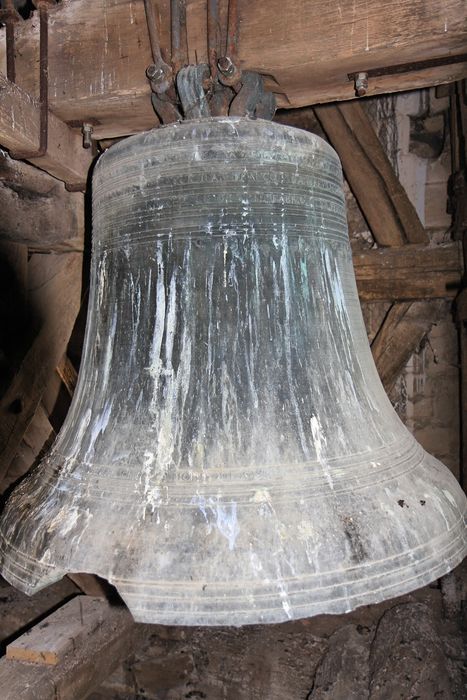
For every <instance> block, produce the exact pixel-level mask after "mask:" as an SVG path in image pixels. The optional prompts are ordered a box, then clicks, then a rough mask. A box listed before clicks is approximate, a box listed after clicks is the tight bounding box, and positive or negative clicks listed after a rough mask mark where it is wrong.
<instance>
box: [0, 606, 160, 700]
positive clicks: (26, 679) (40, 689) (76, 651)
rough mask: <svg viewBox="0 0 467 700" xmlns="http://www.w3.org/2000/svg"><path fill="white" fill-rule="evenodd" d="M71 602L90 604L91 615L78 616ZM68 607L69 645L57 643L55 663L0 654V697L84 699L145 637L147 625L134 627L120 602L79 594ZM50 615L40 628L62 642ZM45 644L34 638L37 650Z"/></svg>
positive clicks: (58, 626) (14, 699) (10, 699)
mask: <svg viewBox="0 0 467 700" xmlns="http://www.w3.org/2000/svg"><path fill="white" fill-rule="evenodd" d="M76 600H78V606H79V605H81V606H82V609H83V611H87V610H90V608H91V607H92V608H94V613H93V618H91V617H90V616H88V615H87V614H86V615H85V616H84V615H83V618H81V614H80V613H79V610H78V611H76V603H75V601H76ZM70 605H71V606H73V609H74V610H75V613H74V616H70V617H69V618H68V620H69V621H68V625H69V636H70V637H72V641H73V642H74V645H73V644H72V645H71V646H70V647H67V649H66V650H65V649H64V648H63V647H61V648H60V650H59V653H58V663H56V664H53V665H45V664H37V663H26V662H24V661H18V660H17V659H11V658H3V659H2V660H1V661H0V688H1V689H2V700H18V698H21V700H52V699H53V698H60V700H81V699H82V698H83V699H84V698H86V697H87V696H88V695H89V694H90V693H91V692H92V691H93V690H95V689H97V688H98V687H99V685H100V684H101V683H102V682H103V681H104V680H105V679H106V678H107V677H108V676H109V675H110V674H111V673H112V671H114V670H115V668H117V666H118V665H119V664H120V663H122V662H123V661H125V659H126V658H128V656H130V655H131V654H132V653H134V651H135V650H137V649H138V647H139V646H140V644H142V642H143V641H144V638H145V636H146V628H145V627H144V626H143V625H136V624H135V622H134V621H133V618H132V617H131V615H130V613H129V612H128V610H127V609H126V608H125V607H124V606H114V605H110V604H109V603H108V602H107V601H105V600H103V599H98V600H96V599H92V598H84V597H80V598H78V599H76V598H75V599H73V600H72V601H71V602H69V603H67V604H66V605H65V606H64V608H67V606H70ZM53 617H54V615H52V616H50V617H48V618H46V620H45V622H46V623H48V627H46V628H43V629H42V630H41V632H42V633H44V634H45V633H46V632H47V638H48V640H49V644H50V645H51V646H53V644H54V642H53V635H54V631H55V634H56V636H57V637H60V639H61V640H63V636H64V635H63V627H62V625H61V624H56V623H55V622H54V619H53ZM41 624H42V623H41ZM83 627H84V628H85V629H84V630H83ZM63 643H64V644H65V642H64V640H63ZM45 648H47V647H44V646H43V645H42V644H41V643H40V642H39V644H38V650H39V651H40V650H42V651H43V650H44V649H45Z"/></svg>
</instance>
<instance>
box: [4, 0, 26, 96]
mask: <svg viewBox="0 0 467 700" xmlns="http://www.w3.org/2000/svg"><path fill="white" fill-rule="evenodd" d="M3 4H4V7H3V8H2V9H0V22H3V23H4V24H5V28H6V31H5V39H6V77H7V78H8V80H10V81H11V82H12V83H14V82H15V80H16V68H15V24H17V22H22V21H23V18H22V17H21V15H20V14H19V12H18V10H17V9H16V7H15V5H14V3H13V0H4V3H3Z"/></svg>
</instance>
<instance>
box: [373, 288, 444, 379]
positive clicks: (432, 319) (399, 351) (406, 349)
mask: <svg viewBox="0 0 467 700" xmlns="http://www.w3.org/2000/svg"><path fill="white" fill-rule="evenodd" d="M442 309H443V302H442V301H433V302H430V303H429V304H427V303H426V302H402V303H399V304H394V305H393V306H392V307H391V309H390V310H389V312H388V314H387V316H386V318H385V319H384V322H383V323H382V325H381V327H380V329H379V331H378V332H377V334H376V336H375V338H374V340H373V342H372V344H371V350H372V353H373V357H374V360H375V363H376V367H377V368H378V373H379V376H380V379H381V381H382V382H383V385H384V388H385V389H386V391H387V392H389V391H390V390H391V389H392V387H393V386H394V383H395V382H396V380H397V378H398V377H399V375H400V373H401V371H402V369H403V368H404V367H405V365H406V364H407V362H408V361H409V359H410V356H411V355H412V354H413V353H414V352H415V350H416V349H417V348H418V346H419V345H420V343H421V341H422V340H423V338H424V337H425V336H426V335H427V333H429V332H430V330H431V327H432V326H433V324H434V323H436V321H438V320H439V319H440V317H441V313H442Z"/></svg>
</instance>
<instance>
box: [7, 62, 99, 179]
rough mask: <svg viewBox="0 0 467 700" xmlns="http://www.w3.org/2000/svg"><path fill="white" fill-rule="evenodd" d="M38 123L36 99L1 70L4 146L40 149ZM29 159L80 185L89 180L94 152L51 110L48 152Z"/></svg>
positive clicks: (31, 150)
mask: <svg viewBox="0 0 467 700" xmlns="http://www.w3.org/2000/svg"><path fill="white" fill-rule="evenodd" d="M39 126H40V115H39V104H38V102H37V100H35V99H34V98H33V97H31V95H29V94H28V93H27V92H25V91H24V90H22V89H21V88H20V87H18V86H17V85H15V84H13V83H11V82H10V81H9V80H7V78H6V77H5V76H4V75H3V74H1V73H0V143H1V145H2V146H3V147H4V148H7V149H8V150H10V151H27V152H33V151H37V150H38V148H39ZM27 160H29V161H30V162H31V163H33V164H34V165H37V167H38V168H41V169H42V170H45V171H46V172H48V173H50V175H53V176H54V177H56V178H57V179H59V180H63V181H64V182H66V183H69V184H71V185H77V184H80V183H83V182H86V179H87V175H88V170H89V167H90V165H91V160H92V155H91V153H90V152H89V150H86V149H84V148H83V144H82V139H81V136H80V133H79V132H77V131H72V130H71V129H70V128H69V127H68V126H67V125H66V124H64V123H63V122H62V121H60V119H58V118H57V117H56V116H55V115H54V114H52V112H49V118H48V147H47V153H46V154H45V155H44V156H42V157H41V158H28V159H27Z"/></svg>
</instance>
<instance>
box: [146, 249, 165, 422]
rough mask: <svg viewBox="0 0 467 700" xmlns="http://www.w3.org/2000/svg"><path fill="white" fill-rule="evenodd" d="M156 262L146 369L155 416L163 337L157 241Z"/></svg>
mask: <svg viewBox="0 0 467 700" xmlns="http://www.w3.org/2000/svg"><path fill="white" fill-rule="evenodd" d="M156 261H157V283H156V284H157V286H156V318H155V322H154V332H153V336H152V345H151V350H150V354H149V361H150V365H149V367H148V370H149V374H150V375H151V377H152V378H153V381H154V386H153V394H152V399H151V403H150V405H149V411H150V413H151V414H153V415H155V414H157V411H158V407H159V397H158V393H159V392H158V389H159V378H160V372H161V366H162V362H161V347H162V338H163V335H164V322H165V286H164V261H163V257H162V243H161V242H160V241H157V244H156Z"/></svg>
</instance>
